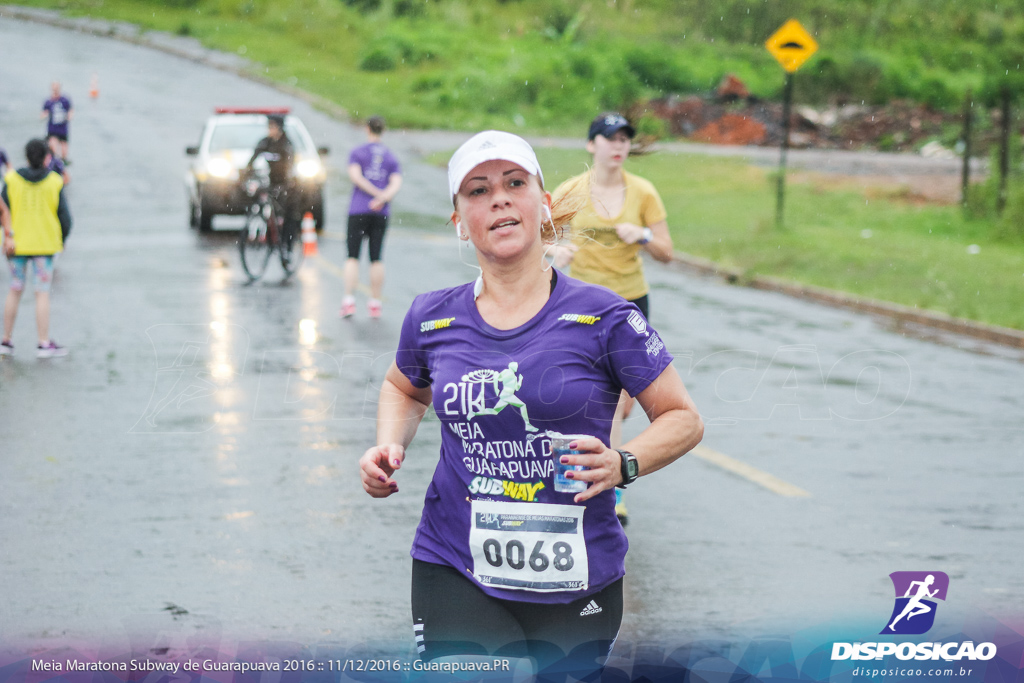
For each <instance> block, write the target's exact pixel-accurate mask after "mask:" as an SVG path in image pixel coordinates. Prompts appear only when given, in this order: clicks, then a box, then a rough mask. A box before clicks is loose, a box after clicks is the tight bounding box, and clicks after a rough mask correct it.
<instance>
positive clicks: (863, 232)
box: [860, 228, 874, 240]
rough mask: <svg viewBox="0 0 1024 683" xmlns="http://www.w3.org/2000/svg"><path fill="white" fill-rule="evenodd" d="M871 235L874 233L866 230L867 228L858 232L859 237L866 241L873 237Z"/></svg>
mask: <svg viewBox="0 0 1024 683" xmlns="http://www.w3.org/2000/svg"><path fill="white" fill-rule="evenodd" d="M873 234H874V233H873V232H871V231H870V230H868V229H867V228H865V229H864V230H861V231H860V236H861V237H863V238H864V239H866V240H869V239H871V235H873Z"/></svg>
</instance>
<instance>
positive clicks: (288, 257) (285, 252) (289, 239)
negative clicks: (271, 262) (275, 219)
mask: <svg viewBox="0 0 1024 683" xmlns="http://www.w3.org/2000/svg"><path fill="white" fill-rule="evenodd" d="M279 224H280V225H281V229H280V231H279V232H278V235H279V239H278V240H277V244H278V251H280V254H281V267H282V268H284V273H285V277H286V278H288V277H291V276H292V275H294V274H295V271H297V270H298V269H299V267H300V266H302V261H303V259H304V258H305V253H306V252H305V248H304V247H303V244H302V238H301V237H300V235H299V231H298V230H296V229H295V228H296V227H297V226H294V225H293V226H291V230H288V229H286V228H285V226H284V221H281V222H280V223H279ZM289 233H291V234H289Z"/></svg>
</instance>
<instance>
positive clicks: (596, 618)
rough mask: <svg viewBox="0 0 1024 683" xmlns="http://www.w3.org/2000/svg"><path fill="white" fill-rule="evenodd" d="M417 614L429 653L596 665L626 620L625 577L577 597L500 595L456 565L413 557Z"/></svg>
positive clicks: (583, 667)
mask: <svg viewBox="0 0 1024 683" xmlns="http://www.w3.org/2000/svg"><path fill="white" fill-rule="evenodd" d="M412 621H413V634H414V635H415V637H416V646H417V649H418V650H419V654H420V657H421V658H422V659H424V660H426V661H429V660H431V659H435V658H437V657H447V656H451V655H486V656H494V657H533V658H535V659H536V660H537V669H538V671H539V672H541V671H544V670H548V671H549V672H550V671H552V670H553V669H556V670H558V671H565V672H569V673H572V671H579V672H580V673H593V672H594V671H599V670H600V664H598V663H597V662H596V660H597V658H599V657H605V656H607V655H608V653H609V652H610V651H611V648H612V644H613V643H614V642H615V637H616V635H618V632H619V625H620V624H621V623H622V579H619V580H618V581H616V582H614V583H612V584H611V585H609V586H607V587H605V588H604V589H602V590H600V591H598V592H597V593H591V594H590V595H588V596H586V597H582V598H579V599H577V600H574V601H572V602H569V603H562V604H549V603H537V602H518V601H515V600H502V599H500V598H492V597H491V596H489V595H487V594H486V593H484V592H483V591H482V590H480V588H478V587H477V585H476V584H475V583H473V581H472V580H471V579H469V578H468V577H466V576H463V575H462V573H461V572H459V571H457V570H456V569H453V568H452V567H448V566H445V565H439V564H432V563H429V562H422V561H420V560H413V561H412ZM567 665H568V668H566V667H567ZM570 669H571V671H570ZM574 675H575V674H574ZM576 677H577V678H581V677H582V676H576Z"/></svg>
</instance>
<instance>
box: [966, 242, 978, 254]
mask: <svg viewBox="0 0 1024 683" xmlns="http://www.w3.org/2000/svg"><path fill="white" fill-rule="evenodd" d="M967 253H968V254H971V255H974V254H980V253H981V247H979V246H978V245H977V244H971V245H968V246H967Z"/></svg>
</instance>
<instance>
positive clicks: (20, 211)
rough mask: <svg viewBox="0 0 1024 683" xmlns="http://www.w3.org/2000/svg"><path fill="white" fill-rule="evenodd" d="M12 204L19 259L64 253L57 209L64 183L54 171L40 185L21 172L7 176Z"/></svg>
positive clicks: (15, 244)
mask: <svg viewBox="0 0 1024 683" xmlns="http://www.w3.org/2000/svg"><path fill="white" fill-rule="evenodd" d="M4 182H6V183H7V199H8V201H10V204H11V206H10V209H11V228H12V230H13V232H14V255H15V256H49V255H50V254H56V253H58V252H60V251H63V250H64V238H63V237H62V236H61V231H60V219H59V218H57V206H58V204H60V190H61V188H62V187H64V181H63V180H62V179H61V177H60V175H59V174H57V173H54V172H53V171H51V172H50V174H49V175H47V176H46V177H45V178H43V179H42V180H40V181H38V182H31V181H28V180H25V179H24V178H22V177H21V175H20V174H19V173H18V172H17V171H11V172H10V173H8V174H7V175H6V176H4Z"/></svg>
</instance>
